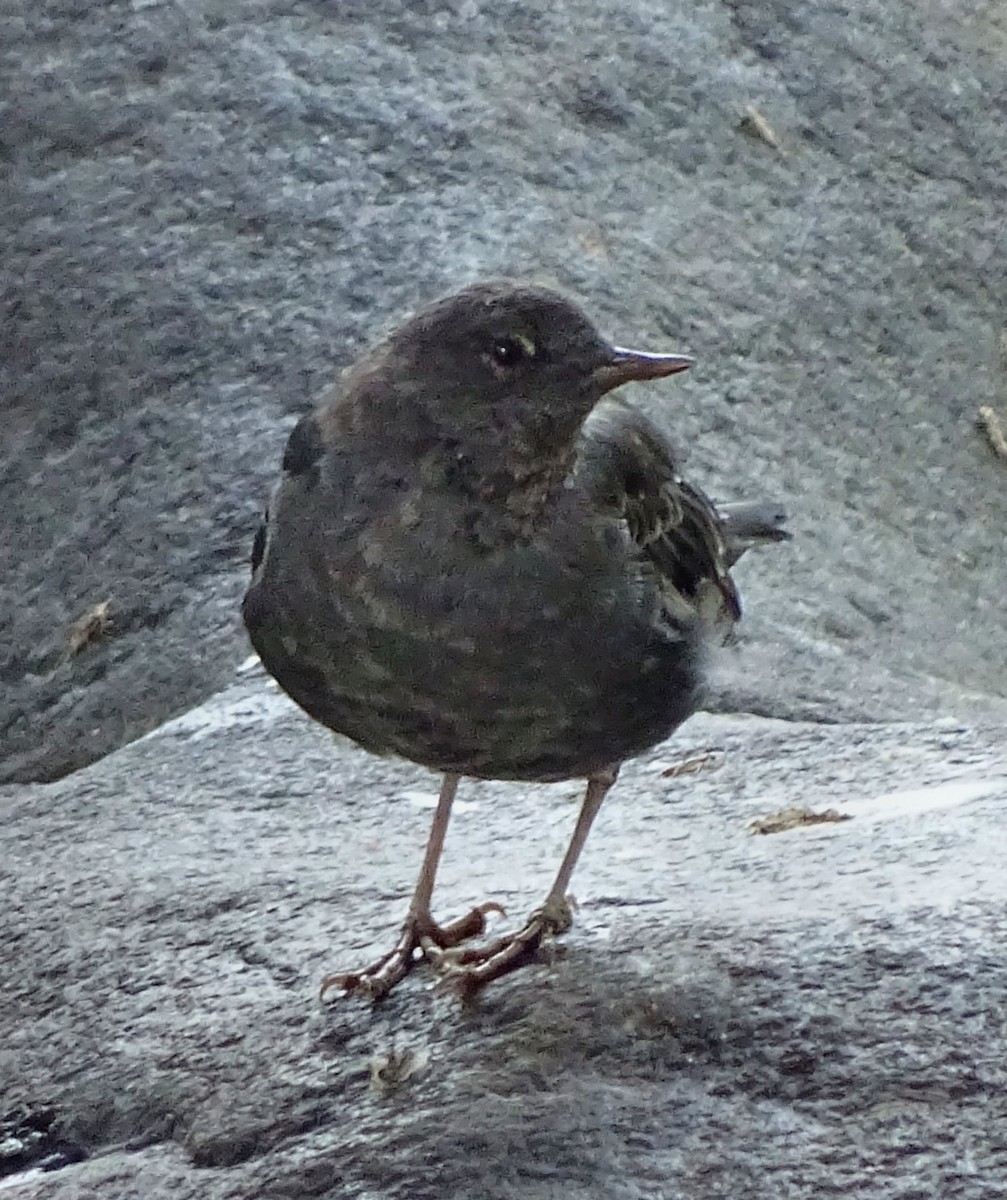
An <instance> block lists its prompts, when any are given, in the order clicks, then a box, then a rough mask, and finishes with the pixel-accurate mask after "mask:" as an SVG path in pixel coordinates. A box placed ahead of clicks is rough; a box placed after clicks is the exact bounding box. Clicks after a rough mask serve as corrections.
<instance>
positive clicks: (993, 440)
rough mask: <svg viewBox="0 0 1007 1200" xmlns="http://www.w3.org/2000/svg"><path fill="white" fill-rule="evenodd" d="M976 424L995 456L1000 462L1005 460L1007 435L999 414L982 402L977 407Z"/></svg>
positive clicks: (1006, 457)
mask: <svg viewBox="0 0 1007 1200" xmlns="http://www.w3.org/2000/svg"><path fill="white" fill-rule="evenodd" d="M976 425H977V426H978V428H979V429H980V430H981V431H982V432H983V433H984V434H985V435H986V440H987V441H988V442H989V444H990V447H991V448H992V450H993V453H994V454H995V455H996V456H997V458H999V459H1000V461H1001V462H1007V435H1005V434H1004V429H1003V425H1002V424H1001V422H1000V416H999V414H998V413H997V412H996V411H995V410H994V409H993V408H991V407H990V405H988V404H984V405H983V406H982V408H980V409H979V416H978V418H977V419H976Z"/></svg>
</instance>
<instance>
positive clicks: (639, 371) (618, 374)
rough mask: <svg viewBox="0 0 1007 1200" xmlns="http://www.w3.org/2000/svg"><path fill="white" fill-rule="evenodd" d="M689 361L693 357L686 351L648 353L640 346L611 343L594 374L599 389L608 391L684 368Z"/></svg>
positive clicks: (673, 372) (684, 369)
mask: <svg viewBox="0 0 1007 1200" xmlns="http://www.w3.org/2000/svg"><path fill="white" fill-rule="evenodd" d="M693 362H695V359H692V358H689V356H688V355H687V354H648V353H647V352H646V351H644V350H626V349H624V348H623V347H622V346H613V347H612V355H611V357H610V358H609V360H608V361H607V362H605V363H602V365H601V366H600V367H598V368H597V369H596V370H595V373H594V374H595V378H596V379H597V380H598V382H599V383H600V384H601V385H602V390H603V391H606V392H610V391H611V390H612V389H613V388H617V387H621V386H622V385H623V384H624V383H633V382H634V381H639V380H644V379H662V378H663V377H664V376H665V375H677V374H678V372H679V371H687V370H688V369H689V367H691V366H692V364H693Z"/></svg>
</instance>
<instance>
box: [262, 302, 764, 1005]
mask: <svg viewBox="0 0 1007 1200" xmlns="http://www.w3.org/2000/svg"><path fill="white" fill-rule="evenodd" d="M691 362H692V360H691V359H689V358H687V357H685V356H683V355H681V354H645V353H641V352H638V351H635V350H625V349H622V348H620V347H617V346H613V345H612V344H611V343H610V342H608V341H606V340H605V339H604V338H603V337H602V336H601V335H600V334H599V333H598V331H597V330H596V329H595V327H594V325H593V324H592V323H591V321H590V320H589V319H588V318H587V316H585V314H584V313H583V312H582V311H581V310H580V309H579V308H578V307H576V306H575V305H574V304H572V303H570V302H569V301H568V300H566V299H564V298H563V297H561V296H559V295H557V294H556V293H554V292H552V291H549V290H546V289H544V288H540V287H531V286H521V285H515V284H512V283H496V282H494V283H482V284H477V285H475V286H473V287H469V288H466V289H465V290H464V291H461V292H459V293H457V294H456V295H453V296H449V297H447V298H446V299H444V300H441V301H440V302H438V303H436V304H434V305H432V306H431V307H429V308H427V309H426V310H424V311H423V312H421V313H420V314H419V315H418V316H416V317H414V318H413V319H412V320H410V321H409V322H408V323H407V324H405V325H403V326H402V327H401V328H400V329H399V330H398V331H397V332H395V333H393V334H392V335H391V336H390V337H389V338H388V339H387V340H386V341H384V342H382V343H381V344H380V345H378V346H376V347H375V348H374V349H372V350H370V351H369V352H368V353H366V354H365V355H364V356H363V357H362V358H361V359H360V360H359V361H358V362H357V363H356V365H355V366H353V367H352V368H351V369H350V370H349V371H348V372H346V373H345V375H344V377H343V379H342V381H341V382H340V383H339V384H338V385H337V386H336V387H335V388H334V389H333V390H332V391H331V392H330V393H329V394H328V395H326V396H325V397H324V398H323V399H322V402H321V404H320V405H319V406H318V407H317V408H316V409H315V410H314V411H313V412H311V413H310V414H308V415H307V416H305V417H304V418H303V419H302V420H301V421H300V422H299V423H298V424H297V425H296V426H295V428H294V430H293V432H292V433H291V435H290V440H289V441H288V443H287V447H286V452H285V454H284V456H283V475H282V478H281V480H280V483H279V484H278V486H277V488H276V490H275V492H274V494H273V497H272V500H271V503H270V505H269V512H268V515H267V518H266V521H265V523H264V525H263V527H262V529H261V530H260V531H259V534H258V536H257V537H256V543H255V547H254V550H253V578H252V584H251V587H250V588H249V590H248V593H247V595H246V596H245V600H244V604H243V608H242V612H243V616H244V620H245V624H246V626H247V628H248V632H249V635H250V637H251V640H252V643H253V645H254V646H255V649H256V650H257V651H258V653H259V656H260V657H261V659H262V662H263V663H264V665H265V667H266V669H267V670H268V671H269V672H270V673H271V674H272V675H273V676H274V677H275V678H276V680H277V682H278V683H279V684H280V686H281V687H282V688H283V689H284V690H285V691H286V692H287V693H288V694H289V695H290V696H291V697H292V698H293V699H294V700H295V701H296V702H297V703H298V704H299V705H301V707H302V708H304V709H305V710H306V711H307V712H308V713H309V714H310V715H311V716H312V717H314V718H315V719H316V720H317V721H320V722H321V723H322V724H324V725H327V726H328V727H329V728H330V729H334V730H336V731H338V732H339V733H341V734H345V735H346V736H347V737H349V738H351V739H352V740H353V741H355V742H357V743H358V744H359V745H360V746H363V747H364V748H365V749H367V750H370V751H373V752H374V753H376V754H395V755H400V756H401V757H403V758H407V759H410V760H412V761H413V762H416V763H421V764H422V765H423V766H425V767H429V768H431V769H432V770H434V771H438V772H440V773H441V774H442V775H443V782H442V786H441V791H440V798H439V801H438V805H437V810H436V814H435V816H434V821H433V827H432V829H431V833H430V838H429V842H428V844H427V849H426V855H425V858H424V860H423V865H422V868H421V871H420V876H419V880H418V883H417V886H416V891H415V893H414V895H413V899H412V903H411V905H410V908H409V913H408V915H407V917H406V921H405V924H404V925H403V927H402V931H401V933H400V935H399V938H398V941H397V943H396V945H395V946H394V948H393V949H392V950H391V951H390V952H389V953H388V954H386V955H384V956H383V957H382V958H380V959H379V960H378V961H377V962H375V963H373V964H372V965H371V966H369V967H366V968H364V969H363V970H359V971H353V972H348V973H344V974H334V975H330V976H328V977H327V978H326V979H325V980H324V981H323V984H322V991H323V993H324V992H325V990H326V989H328V988H330V987H339V988H341V989H343V990H344V991H348V992H349V991H359V992H361V993H363V994H366V995H368V996H369V997H371V998H372V999H379V998H381V997H382V996H384V995H385V994H387V992H388V991H389V990H390V989H391V988H392V987H394V985H395V984H396V983H398V982H399V981H400V980H401V979H402V978H403V977H404V976H405V975H406V974H407V972H408V971H409V970H410V969H411V968H412V966H413V965H414V963H415V962H416V961H417V960H418V959H420V958H425V959H427V960H428V961H429V962H431V963H432V964H433V965H434V966H435V967H436V968H437V969H438V970H439V971H440V972H441V974H442V975H443V977H444V980H445V983H446V984H448V985H449V986H451V987H453V988H454V989H455V990H456V991H457V992H458V993H459V994H462V995H471V994H473V993H475V992H477V991H478V990H479V989H480V988H481V987H482V986H484V985H485V984H486V983H488V982H489V981H490V980H493V979H496V978H498V977H500V976H502V975H505V974H507V973H509V972H510V971H512V970H514V969H515V968H516V967H518V966H520V965H521V964H523V963H525V962H528V961H530V960H532V959H534V958H535V956H536V952H537V950H538V948H539V947H540V945H541V944H542V942H543V940H544V939H547V938H550V937H552V936H554V935H556V934H557V933H561V932H562V931H563V930H565V929H566V928H567V927H568V926H569V924H570V920H571V916H570V905H569V903H568V900H567V895H566V893H567V887H568V885H569V882H570V877H571V875H572V873H573V869H574V866H575V864H576V862H577V859H578V856H579V855H580V852H581V850H582V848H583V846H584V843H585V841H586V839H587V836H588V831H589V830H590V828H591V823H592V821H593V820H594V817H595V814H596V813H597V812H598V809H599V807H600V805H601V803H602V800H603V799H604V798H605V795H606V793H607V792H608V790H609V789H610V788H611V786H612V784H613V783H614V782H615V778H616V774H617V773H618V770H619V766H620V764H621V763H622V762H624V761H625V760H626V759H627V758H632V757H633V756H634V755H637V754H640V753H642V752H643V751H644V750H646V749H648V747H650V746H653V745H654V744H655V743H657V742H659V741H661V740H663V739H664V738H666V737H668V735H669V734H670V733H671V732H672V731H673V730H674V729H675V728H676V726H678V725H679V724H680V723H681V722H682V721H684V720H685V719H686V717H688V716H689V715H690V713H692V712H693V711H694V709H695V707H696V704H697V698H698V694H699V687H700V681H701V666H702V657H703V649H704V645H706V644H707V643H709V642H710V641H711V640H722V639H723V638H724V636H725V635H726V634H727V633H729V631H730V629H731V627H732V626H733V624H734V622H735V621H736V620H737V619H738V617H739V616H740V614H741V605H740V602H739V598H738V593H737V590H736V588H735V585H734V583H733V582H732V580H731V577H730V574H729V568H730V566H731V565H732V563H733V562H734V561H735V560H736V559H737V558H738V556H739V555H740V554H741V553H742V552H743V551H744V550H745V549H746V548H747V547H748V546H749V545H751V544H753V543H755V542H759V541H778V540H781V539H782V538H785V537H787V536H788V535H787V534H786V533H785V532H784V531H783V529H782V527H781V526H782V514H780V513H779V510H778V509H776V508H775V507H773V506H771V505H767V504H758V503H756V504H741V505H738V506H735V507H734V508H733V509H732V508H731V507H729V506H728V507H725V509H724V510H723V511H718V509H717V508H716V507H715V506H714V505H713V504H712V503H711V501H710V500H708V499H707V498H706V497H705V496H704V495H703V493H702V492H701V491H700V490H699V489H698V488H697V487H695V486H693V485H691V484H689V483H687V482H686V481H685V480H684V479H682V478H681V476H680V475H679V474H678V471H677V469H676V466H675V462H674V458H673V452H672V450H671V447H670V445H669V443H668V441H667V440H666V438H665V437H664V435H663V434H662V433H661V432H660V431H659V430H658V429H657V428H656V427H655V426H654V425H653V424H652V423H651V422H650V421H649V420H648V419H647V418H646V417H645V416H644V415H643V414H642V413H641V412H639V411H638V410H637V409H635V408H634V407H632V406H631V405H630V404H628V403H626V402H625V401H623V400H622V399H617V398H614V397H610V396H609V395H608V393H610V392H611V391H612V390H613V389H614V388H617V387H619V386H620V385H621V384H624V383H628V382H631V381H634V380H647V379H657V378H660V377H662V376H665V375H672V374H675V373H676V372H678V371H684V370H685V369H686V368H687V367H689V366H690V365H691ZM463 775H468V776H473V777H475V778H479V779H512V780H534V781H537V782H547V781H555V780H563V779H584V780H586V794H585V797H584V801H583V805H582V808H581V812H580V816H579V818H578V820H577V824H576V828H575V830H574V833H573V837H572V839H571V841H570V845H569V848H568V850H567V852H566V856H565V857H564V859H563V862H562V864H561V866H560V868H559V872H558V874H557V876H556V879H555V881H554V883H553V885H552V888H551V890H550V891H549V894H548V895H547V897H546V899H545V902H544V903H543V904H542V906H541V907H540V908H539V909H537V910H536V911H535V912H534V913H532V915H531V916H530V917H529V919H528V921H527V922H526V923H525V925H524V926H523V927H521V928H519V929H518V930H516V931H515V932H513V933H510V934H507V935H505V936H503V937H500V938H497V939H495V940H494V941H492V942H490V943H489V944H486V945H481V946H465V945H463V943H465V942H467V941H468V940H469V939H470V938H473V937H476V936H477V935H479V934H480V933H482V931H483V929H484V925H485V916H486V914H487V913H488V912H491V911H493V910H494V909H496V910H498V911H502V910H500V909H499V906H498V905H495V904H492V903H490V904H483V905H481V906H480V907H478V908H475V909H473V910H472V912H470V913H469V914H468V915H467V916H464V917H462V918H461V919H459V920H456V921H454V922H452V923H450V924H447V925H439V924H437V922H435V920H434V918H433V916H432V914H431V908H430V902H431V895H432V892H433V887H434V879H435V875H436V871H437V866H438V861H439V859H440V854H441V849H442V846H443V843H444V836H445V833H446V830H447V824H448V819H449V816H450V812H451V805H452V802H453V800H454V796H455V791H456V789H457V786H458V781H459V779H460V778H461V776H463Z"/></svg>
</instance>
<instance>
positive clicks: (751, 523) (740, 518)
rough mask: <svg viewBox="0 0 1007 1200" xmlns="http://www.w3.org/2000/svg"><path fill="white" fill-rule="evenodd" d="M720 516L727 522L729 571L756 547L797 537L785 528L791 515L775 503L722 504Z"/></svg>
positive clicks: (746, 501)
mask: <svg viewBox="0 0 1007 1200" xmlns="http://www.w3.org/2000/svg"><path fill="white" fill-rule="evenodd" d="M717 512H718V513H719V514H720V519H721V521H722V522H723V533H724V541H725V543H726V544H727V565H728V567H733V566H734V564H735V563H736V562H737V561H738V559H739V558H741V556H742V555H743V554H744V553H745V551H746V550H750V549H751V548H752V547H753V546H757V545H759V544H760V543H762V542H786V541H789V540H790V538H791V537H792V536H793V535H792V534H791V533H788V531H787V530H786V529H784V527H783V526H784V524H785V523H786V520H787V514H786V513H785V512H784V510H783V509H782V508H781V507H780V505H779V504H777V503H776V502H775V501H774V500H739V501H737V502H736V503H733V504H718V505H717Z"/></svg>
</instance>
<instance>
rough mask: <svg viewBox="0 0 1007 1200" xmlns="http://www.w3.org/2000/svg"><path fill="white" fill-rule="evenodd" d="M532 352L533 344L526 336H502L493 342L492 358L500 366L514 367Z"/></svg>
mask: <svg viewBox="0 0 1007 1200" xmlns="http://www.w3.org/2000/svg"><path fill="white" fill-rule="evenodd" d="M534 353H535V346H534V344H533V343H532V342H531V341H530V339H528V338H514V337H502V338H497V340H496V341H495V342H494V343H493V359H494V361H495V362H497V363H499V364H500V366H501V367H516V366H517V364H518V363H519V362H522V361H523V360H524V359H526V358H531V357H532V356H533V355H534Z"/></svg>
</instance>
